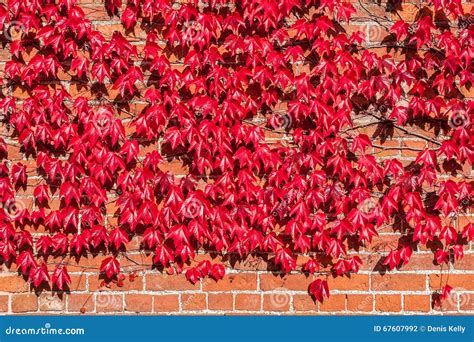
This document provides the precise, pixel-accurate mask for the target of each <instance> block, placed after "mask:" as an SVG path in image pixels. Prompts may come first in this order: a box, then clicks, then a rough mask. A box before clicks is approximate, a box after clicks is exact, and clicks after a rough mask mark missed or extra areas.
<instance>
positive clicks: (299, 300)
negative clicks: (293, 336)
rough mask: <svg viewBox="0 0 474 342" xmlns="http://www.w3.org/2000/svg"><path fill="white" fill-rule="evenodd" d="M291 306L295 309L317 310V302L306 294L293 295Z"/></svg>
mask: <svg viewBox="0 0 474 342" xmlns="http://www.w3.org/2000/svg"><path fill="white" fill-rule="evenodd" d="M293 306H294V308H295V310H296V311H317V310H318V303H317V302H315V301H314V300H313V298H312V297H311V296H309V295H307V294H303V295H293Z"/></svg>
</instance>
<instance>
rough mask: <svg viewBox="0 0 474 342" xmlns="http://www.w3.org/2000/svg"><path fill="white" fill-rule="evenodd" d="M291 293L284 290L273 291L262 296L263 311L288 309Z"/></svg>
mask: <svg viewBox="0 0 474 342" xmlns="http://www.w3.org/2000/svg"><path fill="white" fill-rule="evenodd" d="M290 302H291V295H290V294H288V293H284V292H274V293H272V294H265V295H264V296H263V311H289V310H290Z"/></svg>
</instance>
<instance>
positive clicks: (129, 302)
mask: <svg viewBox="0 0 474 342" xmlns="http://www.w3.org/2000/svg"><path fill="white" fill-rule="evenodd" d="M125 310H126V311H132V312H151V310H152V296H151V295H146V294H143V295H142V294H127V295H125Z"/></svg>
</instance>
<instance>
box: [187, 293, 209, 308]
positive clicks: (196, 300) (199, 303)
mask: <svg viewBox="0 0 474 342" xmlns="http://www.w3.org/2000/svg"><path fill="white" fill-rule="evenodd" d="M181 305H182V307H183V310H185V311H196V310H205V309H206V295H205V294H203V293H193V294H183V295H181Z"/></svg>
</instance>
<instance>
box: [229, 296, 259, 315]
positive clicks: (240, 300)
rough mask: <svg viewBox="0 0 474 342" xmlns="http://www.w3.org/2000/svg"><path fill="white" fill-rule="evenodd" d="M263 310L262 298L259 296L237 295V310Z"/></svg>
mask: <svg viewBox="0 0 474 342" xmlns="http://www.w3.org/2000/svg"><path fill="white" fill-rule="evenodd" d="M260 308H261V297H260V295H258V294H246V293H242V294H237V295H236V296H235V310H245V311H258V310H260Z"/></svg>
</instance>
